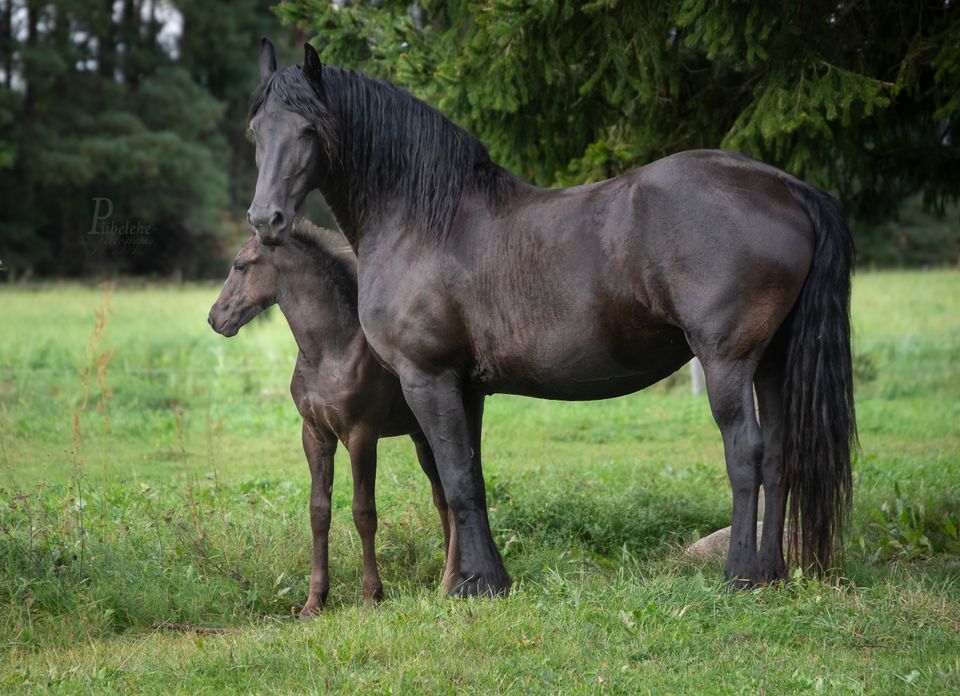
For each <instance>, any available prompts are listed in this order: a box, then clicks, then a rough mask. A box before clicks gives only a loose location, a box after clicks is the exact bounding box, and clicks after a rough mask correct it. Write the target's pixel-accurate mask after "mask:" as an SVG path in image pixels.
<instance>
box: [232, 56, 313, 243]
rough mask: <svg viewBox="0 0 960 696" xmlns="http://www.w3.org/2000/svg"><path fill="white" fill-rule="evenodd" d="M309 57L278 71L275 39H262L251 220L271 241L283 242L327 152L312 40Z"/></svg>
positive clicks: (253, 130)
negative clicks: (322, 139)
mask: <svg viewBox="0 0 960 696" xmlns="http://www.w3.org/2000/svg"><path fill="white" fill-rule="evenodd" d="M305 55H306V58H305V61H304V65H303V67H302V68H301V67H300V66H291V67H288V68H284V69H283V70H282V71H280V72H281V73H282V74H275V73H277V58H276V53H275V51H274V47H273V44H272V43H271V42H270V41H269V39H266V38H265V39H263V40H262V41H261V45H260V87H259V88H258V90H257V92H256V93H255V94H254V101H253V103H252V105H251V106H252V108H251V117H250V122H249V130H248V135H249V137H250V138H251V139H252V140H253V141H254V143H255V145H256V148H257V154H256V159H257V171H258V175H257V188H256V192H255V193H254V196H253V202H252V203H251V204H250V208H249V209H248V210H247V220H248V221H249V222H250V226H251V227H252V228H253V230H254V232H255V233H256V235H257V238H258V239H259V240H260V241H261V242H262V243H263V244H267V245H277V244H282V243H283V242H284V240H285V239H286V237H287V234H288V233H289V231H290V225H291V224H292V223H293V220H294V217H295V216H296V215H297V211H298V210H299V209H300V207H301V206H302V205H303V201H304V200H305V199H306V197H307V194H308V193H310V191H311V190H312V189H314V188H315V187H316V186H317V180H316V177H317V167H318V164H319V160H320V157H321V155H322V152H323V145H322V143H321V142H320V135H319V132H318V129H322V128H323V127H324V123H322V121H324V120H325V119H322V118H313V119H311V118H310V116H313V115H314V114H312V113H311V111H316V110H317V109H318V105H319V101H318V97H317V94H316V91H315V90H316V89H317V87H318V85H319V84H320V73H321V71H322V65H321V64H320V58H319V56H318V55H317V52H316V51H315V50H314V49H313V47H311V46H309V44H308V45H307V47H306V49H305Z"/></svg>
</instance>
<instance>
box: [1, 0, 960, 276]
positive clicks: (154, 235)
mask: <svg viewBox="0 0 960 696" xmlns="http://www.w3.org/2000/svg"><path fill="white" fill-rule="evenodd" d="M273 12H276V15H279V18H280V19H282V20H284V22H285V23H286V25H287V28H286V29H282V28H281V25H280V22H279V21H278V17H277V16H276V15H275V14H273ZM263 34H268V35H270V36H272V37H274V38H275V39H279V44H280V47H281V49H282V51H283V52H284V53H285V55H284V56H283V58H284V59H285V60H286V61H287V62H294V61H297V60H298V56H299V55H300V54H299V50H298V48H297V44H298V42H299V41H300V40H302V39H303V38H304V37H313V41H314V43H315V45H316V46H317V47H318V48H319V49H320V50H321V55H322V56H323V57H324V59H325V60H326V61H328V62H330V63H333V64H337V65H340V66H345V67H351V68H354V69H357V70H359V71H362V72H365V73H367V74H370V75H373V76H377V77H382V78H386V79H389V80H391V81H393V82H395V83H398V84H401V85H403V86H405V87H407V88H408V89H410V90H411V91H413V92H414V93H415V94H417V95H418V96H420V97H422V98H424V99H426V100H427V101H429V102H430V103H432V104H434V105H435V106H437V107H438V108H440V109H441V110H442V111H444V112H445V113H446V114H447V115H449V116H450V117H451V118H453V119H454V120H456V121H458V122H459V123H461V124H462V125H463V126H465V127H466V128H468V129H470V130H471V131H473V132H474V133H476V134H477V135H479V136H480V137H481V138H482V139H483V140H484V141H485V142H486V143H487V144H488V145H489V146H490V148H491V151H492V153H493V155H494V157H495V158H496V159H497V160H498V161H500V162H501V163H502V164H504V165H505V166H507V167H509V168H511V169H513V170H514V171H516V172H517V173H518V174H520V175H521V176H523V177H524V178H526V179H528V180H530V181H533V182H536V183H538V184H542V185H570V184H575V183H582V182H586V181H594V180H598V179H602V178H606V177H608V176H612V175H614V174H617V173H619V172H622V171H624V170H626V169H629V168H632V167H636V166H640V165H642V164H644V163H646V162H649V161H651V160H653V159H655V158H657V157H661V156H663V155H666V154H669V153H671V152H675V151H678V150H682V149H689V148H695V147H724V148H729V149H734V150H739V151H741V152H744V153H746V154H749V155H752V156H755V157H757V158H759V159H762V160H765V161H768V162H770V163H772V164H776V165H778V166H781V167H784V168H785V169H787V170H789V171H791V172H793V173H795V174H797V175H798V176H801V177H802V178H805V179H807V180H809V181H811V182H813V183H816V184H818V185H820V186H822V187H824V188H827V189H828V190H830V191H832V192H833V193H835V194H836V195H838V196H839V197H840V198H841V199H842V200H843V202H844V204H845V206H846V207H847V210H848V211H849V213H850V215H851V218H852V219H853V220H854V223H855V228H856V233H857V237H858V241H859V244H860V247H861V252H862V253H861V260H862V261H864V262H866V263H879V264H916V263H944V262H946V263H956V262H957V259H958V257H960V225H958V218H960V215H958V212H957V208H956V206H955V201H956V199H957V195H958V193H960V149H958V138H960V132H958V130H960V127H958V121H957V117H958V110H960V14H958V10H957V8H956V2H955V0H938V1H936V2H913V3H904V2H893V1H887V2H876V1H874V2H865V1H862V0H861V1H858V0H847V1H845V2H837V1H836V0H834V1H833V2H817V1H813V2H787V3H759V2H758V3H745V2H734V1H733V0H666V1H665V2H651V1H648V0H590V1H573V0H416V1H415V2H412V3H411V2H410V1H409V0H377V2H373V1H372V0H371V1H362V0H355V1H354V2H346V1H341V2H329V1H328V0H300V1H297V2H282V3H280V4H279V5H277V6H276V7H275V8H273V9H272V10H271V3H270V2H267V1H264V0H232V1H231V0H48V1H42V0H0V259H2V260H3V263H4V265H5V267H6V268H7V269H10V270H11V271H12V272H7V273H5V274H4V276H5V277H6V278H7V279H9V278H11V277H14V276H21V277H22V276H23V275H28V274H30V273H34V274H37V275H82V274H91V273H93V274H96V273H104V272H125V273H154V274H156V273H160V274H169V273H178V274H184V275H188V276H197V275H207V274H211V273H214V274H216V273H220V272H221V271H222V265H223V258H224V257H225V256H227V255H229V253H230V250H231V249H232V247H233V246H235V244H236V242H237V241H238V240H239V239H240V238H242V237H243V236H244V235H245V234H246V233H247V232H246V225H245V222H244V220H243V215H244V211H245V209H246V207H247V205H248V203H249V199H250V196H251V193H252V189H253V181H254V176H255V172H254V165H253V158H252V148H250V146H249V144H248V143H247V142H246V140H245V138H244V131H245V112H246V101H247V98H248V96H249V93H250V91H251V90H252V88H253V86H254V85H255V83H256V59H255V56H256V46H257V41H258V39H259V37H260V36H261V35H263ZM98 197H99V198H109V199H110V201H111V203H112V206H113V210H112V214H111V217H110V220H111V221H113V222H115V223H118V224H120V223H123V222H125V221H134V222H138V223H140V224H141V227H147V228H149V234H148V239H147V240H146V242H147V244H146V246H144V247H142V248H134V247H131V246H124V245H123V244H124V243H125V242H129V241H131V240H129V239H125V233H124V232H123V231H119V232H118V231H116V230H114V231H113V232H110V231H109V228H107V232H106V235H105V236H102V235H101V236H95V235H90V234H88V233H89V231H90V229H91V226H92V220H93V214H94V209H95V208H94V205H95V204H94V200H93V199H94V198H98ZM313 214H314V216H315V217H317V216H321V213H320V211H319V210H317V209H316V208H314V209H313ZM321 221H322V220H321ZM127 236H129V235H127ZM0 277H2V276H0Z"/></svg>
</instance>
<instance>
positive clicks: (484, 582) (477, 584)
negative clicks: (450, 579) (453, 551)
mask: <svg viewBox="0 0 960 696" xmlns="http://www.w3.org/2000/svg"><path fill="white" fill-rule="evenodd" d="M509 593H510V578H509V577H508V576H507V574H506V572H505V571H502V570H497V571H495V572H491V573H487V574H482V573H473V574H470V575H467V574H465V573H460V574H459V575H458V576H457V579H456V581H455V582H454V584H453V588H452V589H451V590H450V594H451V595H453V596H454V597H504V596H506V595H507V594H509Z"/></svg>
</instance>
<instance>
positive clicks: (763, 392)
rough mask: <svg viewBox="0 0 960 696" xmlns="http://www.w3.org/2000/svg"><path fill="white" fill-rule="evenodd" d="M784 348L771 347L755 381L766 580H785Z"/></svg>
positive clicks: (762, 573)
mask: <svg viewBox="0 0 960 696" xmlns="http://www.w3.org/2000/svg"><path fill="white" fill-rule="evenodd" d="M785 360H786V356H785V354H784V352H783V349H782V348H781V347H780V346H779V345H778V344H777V343H776V342H775V343H774V344H771V346H770V347H769V348H768V349H767V352H766V354H765V355H764V356H763V360H761V361H760V365H759V367H758V368H757V376H756V379H755V380H754V384H755V386H756V389H757V402H758V404H759V406H760V430H761V432H762V433H763V465H762V466H761V477H762V479H763V495H764V500H765V505H764V512H763V533H762V534H761V537H760V577H761V579H762V580H764V581H766V582H773V581H776V580H782V579H783V578H784V576H785V575H786V564H785V563H784V561H783V523H784V517H785V514H786V503H787V501H786V491H785V489H784V481H783V437H784V427H783V380H784V361H785Z"/></svg>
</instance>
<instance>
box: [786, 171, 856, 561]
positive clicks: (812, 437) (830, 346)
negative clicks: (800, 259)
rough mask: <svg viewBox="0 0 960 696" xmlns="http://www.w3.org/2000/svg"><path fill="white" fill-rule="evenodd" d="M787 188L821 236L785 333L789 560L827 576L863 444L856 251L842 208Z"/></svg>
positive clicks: (794, 184)
mask: <svg viewBox="0 0 960 696" xmlns="http://www.w3.org/2000/svg"><path fill="white" fill-rule="evenodd" d="M785 183H786V186H787V189H789V191H790V193H791V195H792V196H793V197H794V198H795V199H796V201H797V203H799V204H800V207H801V208H803V210H804V212H806V214H807V215H808V216H809V217H810V221H811V222H812V223H813V229H814V233H815V235H816V247H815V250H814V254H813V262H812V264H811V266H810V273H809V274H808V275H807V279H806V281H805V282H804V285H803V289H802V290H801V292H800V297H799V299H798V300H797V304H796V305H795V306H794V308H793V311H792V313H791V315H790V317H789V318H788V320H787V325H786V326H785V328H786V329H787V338H788V348H787V362H786V381H785V384H784V391H783V410H784V417H785V420H784V429H785V432H784V443H783V448H784V450H783V452H784V476H785V486H784V490H785V491H786V494H787V495H788V496H789V501H790V502H789V512H790V529H791V531H790V534H789V542H788V556H789V557H790V558H793V559H794V560H799V561H800V563H801V565H802V566H803V567H804V568H811V567H812V568H814V569H816V570H817V571H818V572H823V571H826V570H827V569H828V568H830V563H831V556H832V554H833V551H834V548H835V547H836V548H837V550H838V551H839V549H840V545H841V542H842V527H843V522H844V520H845V517H846V514H847V512H848V509H849V506H850V501H851V470H850V459H851V456H852V455H853V453H854V452H855V450H856V448H857V445H858V443H857V424H856V416H855V413H854V405H853V360H852V356H851V353H850V274H851V272H852V270H853V262H854V258H855V255H856V249H855V248H854V243H853V236H852V235H851V234H850V228H849V227H847V222H846V220H845V219H844V217H843V213H842V212H841V210H840V205H839V204H838V203H837V201H835V200H834V199H833V198H832V197H830V196H829V195H827V194H826V193H824V192H823V191H820V190H819V189H816V188H814V187H812V186H809V185H807V184H803V183H801V182H798V181H787V182H785Z"/></svg>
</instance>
